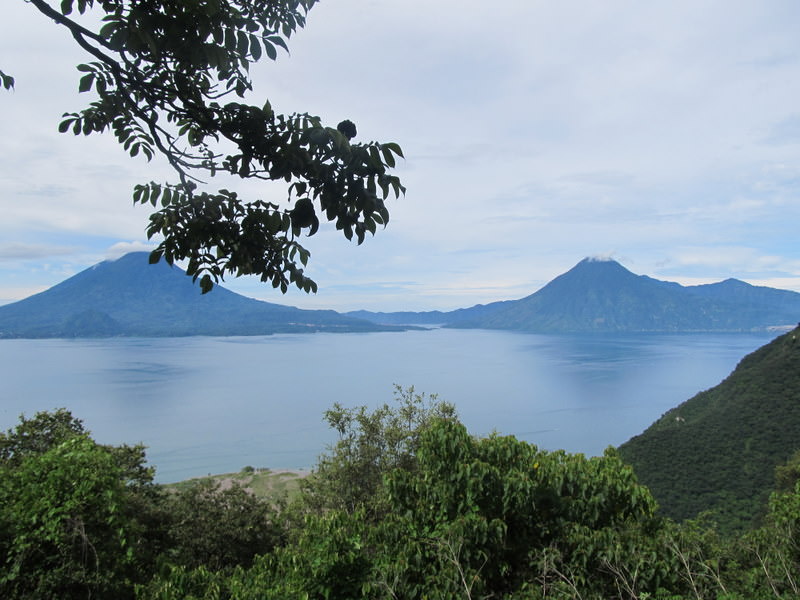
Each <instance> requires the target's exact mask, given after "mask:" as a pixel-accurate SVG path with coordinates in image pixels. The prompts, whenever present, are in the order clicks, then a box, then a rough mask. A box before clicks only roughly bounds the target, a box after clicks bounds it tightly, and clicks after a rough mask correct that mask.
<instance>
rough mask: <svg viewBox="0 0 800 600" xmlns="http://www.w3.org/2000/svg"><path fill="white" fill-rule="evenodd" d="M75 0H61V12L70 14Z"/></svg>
mask: <svg viewBox="0 0 800 600" xmlns="http://www.w3.org/2000/svg"><path fill="white" fill-rule="evenodd" d="M72 2H73V0H61V14H62V15H68V14H70V13H71V12H72Z"/></svg>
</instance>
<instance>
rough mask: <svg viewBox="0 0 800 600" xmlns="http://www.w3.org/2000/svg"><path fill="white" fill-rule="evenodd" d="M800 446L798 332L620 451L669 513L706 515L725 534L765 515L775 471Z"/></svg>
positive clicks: (750, 357)
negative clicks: (717, 523) (713, 519)
mask: <svg viewBox="0 0 800 600" xmlns="http://www.w3.org/2000/svg"><path fill="white" fill-rule="evenodd" d="M799 448H800V328H798V329H795V330H794V331H791V332H789V333H787V334H784V335H782V336H780V337H778V338H776V339H775V340H773V341H772V342H770V343H769V344H767V345H765V346H763V347H762V348H760V349H758V350H756V351H755V352H753V353H751V354H749V355H748V356H746V357H745V358H744V359H742V361H741V362H740V363H739V365H738V366H737V367H736V369H735V370H734V371H733V373H731V375H730V376H729V377H727V378H726V379H725V380H724V381H723V382H722V383H720V384H719V385H717V386H716V387H714V388H712V389H710V390H706V391H704V392H701V393H699V394H697V395H696V396H695V397H693V398H691V399H690V400H687V401H686V402H684V403H683V404H681V405H679V406H677V407H675V408H673V409H672V410H670V411H668V412H667V413H665V414H664V415H663V416H662V417H661V418H660V419H659V420H658V421H656V422H655V423H653V425H651V426H650V427H649V428H648V429H647V430H645V431H644V432H643V433H642V434H640V435H638V436H636V437H634V438H632V439H631V440H629V441H627V442H626V443H624V444H623V445H622V446H620V448H619V452H620V454H621V456H622V458H623V459H624V460H625V461H626V462H628V463H630V464H631V465H632V466H633V467H634V470H635V471H636V474H637V476H638V477H639V480H640V481H641V482H642V483H643V484H644V485H646V486H647V487H648V488H649V489H650V490H651V491H652V493H653V495H654V496H655V498H656V500H657V501H658V502H659V504H660V506H661V510H662V512H663V513H664V514H666V515H667V516H670V517H672V518H675V519H686V518H691V517H694V516H696V515H697V514H698V513H699V512H701V511H707V510H708V511H711V513H712V515H713V517H714V518H715V519H716V520H717V521H718V522H719V523H720V525H721V526H722V527H723V529H741V528H744V527H746V526H749V525H751V524H752V523H753V522H754V521H755V520H757V518H758V517H759V515H760V514H761V512H762V511H763V507H764V506H765V502H766V499H767V496H768V494H769V490H770V489H771V488H772V487H773V485H774V472H775V467H776V466H779V465H781V464H783V463H784V462H785V461H787V459H788V458H789V457H790V456H791V455H792V454H793V453H794V451H796V450H798V449H799Z"/></svg>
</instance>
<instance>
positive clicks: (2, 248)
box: [0, 243, 80, 262]
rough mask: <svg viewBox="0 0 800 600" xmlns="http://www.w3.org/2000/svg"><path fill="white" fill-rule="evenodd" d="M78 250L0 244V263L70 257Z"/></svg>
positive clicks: (48, 246) (72, 248)
mask: <svg viewBox="0 0 800 600" xmlns="http://www.w3.org/2000/svg"><path fill="white" fill-rule="evenodd" d="M79 251H80V249H79V248H76V247H74V246H50V245H46V244H19V243H4V244H0V261H9V262H11V261H20V260H40V259H51V258H55V257H63V256H71V255H74V254H76V253H77V252H79Z"/></svg>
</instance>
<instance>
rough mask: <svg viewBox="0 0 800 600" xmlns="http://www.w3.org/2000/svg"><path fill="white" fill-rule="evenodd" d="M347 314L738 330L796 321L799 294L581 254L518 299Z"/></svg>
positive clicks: (417, 320)
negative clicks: (635, 269)
mask: <svg viewBox="0 0 800 600" xmlns="http://www.w3.org/2000/svg"><path fill="white" fill-rule="evenodd" d="M347 314H348V315H350V316H353V317H358V318H362V319H368V320H371V321H373V322H374V323H383V324H395V325H397V324H419V325H433V324H435V325H439V326H444V327H455V328H480V329H506V330H517V331H530V332H535V333H592V332H597V333H615V332H619V333H621V332H663V333H671V332H675V333H678V332H723V331H729V332H744V331H764V330H768V329H772V328H774V329H778V330H780V329H789V328H791V327H792V326H794V325H796V324H797V322H798V321H800V294H799V293H797V292H791V291H787V290H778V289H774V288H768V287H758V286H753V285H750V284H748V283H745V282H744V281H739V280H737V279H726V280H725V281H721V282H719V283H713V284H708V285H695V286H682V285H680V284H677V283H673V282H668V281H660V280H658V279H653V278H651V277H647V276H646V275H636V274H634V273H631V272H630V271H629V270H628V269H626V268H625V267H623V266H622V265H621V264H619V263H618V262H616V261H614V260H600V259H592V258H586V259H584V260H582V261H581V262H579V263H578V264H577V265H575V266H574V267H573V268H572V269H570V270H569V271H567V272H566V273H564V274H562V275H559V276H558V277H556V278H555V279H553V280H552V281H551V282H550V283H548V284H547V285H545V286H544V287H543V288H541V289H540V290H539V291H537V292H536V293H534V294H531V295H530V296H527V297H525V298H521V299H519V300H508V301H504V302H493V303H491V304H485V305H482V304H479V305H477V306H473V307H471V308H462V309H458V310H454V311H450V312H441V311H431V312H418V313H409V312H398V313H371V312H367V311H357V312H350V313H347Z"/></svg>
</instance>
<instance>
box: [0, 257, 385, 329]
mask: <svg viewBox="0 0 800 600" xmlns="http://www.w3.org/2000/svg"><path fill="white" fill-rule="evenodd" d="M148 258H149V254H148V253H147V252H134V253H130V254H126V255H125V256H123V257H121V258H119V259H116V260H111V261H103V262H101V263H97V264H96V265H93V266H91V267H89V268H87V269H85V270H83V271H81V272H80V273H78V274H76V275H74V276H73V277H70V278H68V279H66V280H64V281H62V282H61V283H58V284H56V285H54V286H53V287H51V288H49V289H47V290H45V291H44V292H40V293H38V294H35V295H33V296H30V297H28V298H25V299H24V300H20V301H18V302H14V303H12V304H6V305H4V306H0V337H6V338H8V337H23V338H25V337H27V338H42V337H45V338H46V337H110V336H142V337H150V336H153V337H164V336H176V337H179V336H186V335H222V336H226V335H268V334H273V333H306V332H314V331H346V332H355V331H396V330H400V328H397V327H391V326H381V325H376V324H374V323H371V322H368V321H364V320H362V319H355V318H352V317H347V316H345V315H341V314H339V313H337V312H335V311H332V310H302V309H299V308H295V307H292V306H285V305H282V304H274V303H270V302H262V301H260V300H255V299H253V298H247V297H245V296H241V295H239V294H236V293H234V292H232V291H230V290H227V289H225V288H224V287H222V286H215V287H214V289H213V290H212V291H211V292H209V293H208V294H200V289H199V287H198V286H196V285H195V284H194V283H193V282H192V280H191V278H189V277H187V276H186V275H185V273H184V272H183V271H182V270H181V269H179V268H177V267H170V266H169V265H167V264H166V263H164V262H160V263H156V264H154V265H150V264H149V260H148Z"/></svg>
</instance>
